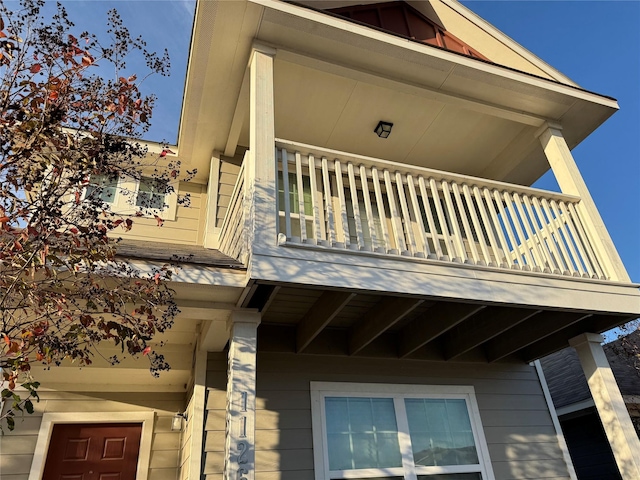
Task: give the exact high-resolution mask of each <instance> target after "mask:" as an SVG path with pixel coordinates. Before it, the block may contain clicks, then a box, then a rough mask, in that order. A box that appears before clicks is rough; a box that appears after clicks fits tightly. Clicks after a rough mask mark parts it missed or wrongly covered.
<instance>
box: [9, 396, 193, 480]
mask: <svg viewBox="0 0 640 480" xmlns="http://www.w3.org/2000/svg"><path fill="white" fill-rule="evenodd" d="M183 409H184V393H157V392H153V393H149V394H147V393H94V392H91V393H71V392H55V391H42V392H40V402H39V403H36V404H35V413H34V414H33V415H25V417H24V420H22V419H20V418H18V419H17V420H16V428H15V430H14V431H13V432H7V434H6V435H5V436H4V437H0V442H1V443H0V479H2V480H26V479H27V477H28V474H29V470H30V469H31V461H32V459H33V453H34V451H35V447H36V442H37V440H38V432H39V430H40V423H41V421H42V415H43V414H44V413H62V412H139V411H155V412H156V420H155V425H154V431H153V441H152V445H151V460H150V468H149V477H148V478H149V480H176V479H177V478H178V477H177V475H178V466H179V458H180V432H172V431H171V418H172V417H173V415H174V414H175V413H176V412H179V411H182V410H183Z"/></svg>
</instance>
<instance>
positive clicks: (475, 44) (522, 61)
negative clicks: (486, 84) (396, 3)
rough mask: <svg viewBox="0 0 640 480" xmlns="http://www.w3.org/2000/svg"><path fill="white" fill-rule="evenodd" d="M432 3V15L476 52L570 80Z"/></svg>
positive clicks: (538, 73) (530, 71)
mask: <svg viewBox="0 0 640 480" xmlns="http://www.w3.org/2000/svg"><path fill="white" fill-rule="evenodd" d="M409 3H413V4H414V5H418V6H419V5H420V3H417V2H409ZM430 3H431V7H432V8H433V10H434V14H433V15H432V16H434V17H435V18H436V19H437V20H438V22H439V23H440V24H442V26H443V27H444V28H445V29H446V30H447V31H448V32H450V33H452V34H453V35H455V36H456V37H458V38H459V39H460V40H462V41H463V42H465V43H467V44H468V45H469V46H471V47H472V48H474V49H476V50H477V51H478V52H480V53H481V54H483V55H484V56H486V57H487V58H488V59H489V60H491V61H492V62H494V63H497V64H499V65H504V66H507V67H510V68H514V69H516V70H520V71H523V72H527V73H531V74H533V75H538V76H540V77H544V78H553V79H555V80H559V81H563V80H565V78H566V77H564V76H563V75H562V74H561V73H560V72H558V71H557V70H555V69H553V68H552V67H550V66H549V65H546V64H544V63H543V62H540V64H539V65H535V64H534V63H533V62H532V61H531V60H530V59H528V58H526V57H525V56H524V55H523V54H522V53H521V52H519V51H518V50H517V47H515V48H512V46H511V45H508V44H505V43H504V42H502V41H501V40H499V39H497V38H495V37H494V36H492V35H491V34H489V33H487V32H486V31H484V30H483V29H481V28H479V27H478V26H477V25H474V24H473V23H472V22H470V21H469V20H468V19H466V18H465V17H464V16H462V15H460V14H459V13H458V12H456V11H455V10H453V9H452V8H451V7H449V6H448V5H446V4H444V3H442V2H439V1H432V2H430ZM470 8H471V10H473V5H471V6H470ZM511 42H513V40H511ZM513 44H514V45H517V44H516V43H515V42H513ZM534 58H535V57H534ZM541 65H545V67H544V68H546V71H545V70H543V69H542V67H541Z"/></svg>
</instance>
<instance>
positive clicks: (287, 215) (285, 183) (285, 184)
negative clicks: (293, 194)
mask: <svg viewBox="0 0 640 480" xmlns="http://www.w3.org/2000/svg"><path fill="white" fill-rule="evenodd" d="M287 153H288V152H287V150H286V149H285V148H283V149H282V188H283V190H284V230H285V235H286V236H287V240H291V201H290V199H289V158H288V155H287Z"/></svg>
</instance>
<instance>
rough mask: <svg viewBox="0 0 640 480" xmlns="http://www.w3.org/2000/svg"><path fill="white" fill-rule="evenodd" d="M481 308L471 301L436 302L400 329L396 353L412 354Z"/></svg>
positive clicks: (482, 306)
mask: <svg viewBox="0 0 640 480" xmlns="http://www.w3.org/2000/svg"><path fill="white" fill-rule="evenodd" d="M483 308H485V307H484V305H476V304H471V303H454V302H439V303H436V304H435V305H433V306H432V307H431V308H430V309H429V310H427V311H426V312H425V313H424V314H423V315H421V316H420V317H418V318H416V319H415V320H413V321H412V322H411V323H409V324H408V325H407V326H406V327H404V328H403V329H402V330H401V331H400V334H399V336H398V342H399V344H398V355H399V356H400V358H404V357H406V356H407V355H410V354H412V353H413V352H415V351H416V350H418V349H419V348H420V347H423V346H424V345H426V344H427V343H429V342H430V341H431V340H433V339H434V338H436V337H438V336H440V335H442V334H443V333H444V332H446V331H447V330H449V329H451V328H453V327H455V326H456V325H458V324H459V323H460V322H462V321H464V320H466V319H467V318H469V317H470V316H471V315H474V314H475V313H477V312H479V311H480V310H482V309H483Z"/></svg>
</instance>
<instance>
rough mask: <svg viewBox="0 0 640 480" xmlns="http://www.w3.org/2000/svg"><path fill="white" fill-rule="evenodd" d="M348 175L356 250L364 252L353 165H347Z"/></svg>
mask: <svg viewBox="0 0 640 480" xmlns="http://www.w3.org/2000/svg"><path fill="white" fill-rule="evenodd" d="M347 173H348V174H349V192H350V193H351V208H353V221H354V223H355V224H356V237H357V239H358V245H357V246H358V249H359V250H364V249H365V245H364V236H363V235H362V221H361V218H360V202H358V188H357V186H356V176H355V174H354V171H353V163H351V162H349V163H348V164H347Z"/></svg>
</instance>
